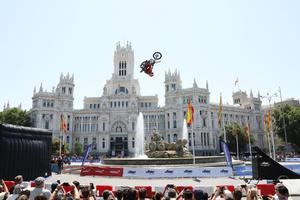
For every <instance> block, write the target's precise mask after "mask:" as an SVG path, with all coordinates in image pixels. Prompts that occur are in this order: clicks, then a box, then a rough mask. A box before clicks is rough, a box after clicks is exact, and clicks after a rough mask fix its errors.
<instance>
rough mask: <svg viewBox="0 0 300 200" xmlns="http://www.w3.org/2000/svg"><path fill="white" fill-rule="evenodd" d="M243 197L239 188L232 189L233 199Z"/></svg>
mask: <svg viewBox="0 0 300 200" xmlns="http://www.w3.org/2000/svg"><path fill="white" fill-rule="evenodd" d="M242 197H243V193H242V191H241V190H239V189H235V190H234V191H233V200H241V199H242Z"/></svg>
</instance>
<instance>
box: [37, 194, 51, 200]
mask: <svg viewBox="0 0 300 200" xmlns="http://www.w3.org/2000/svg"><path fill="white" fill-rule="evenodd" d="M34 200H48V198H47V197H45V196H44V195H43V194H39V195H37V196H35V197H34Z"/></svg>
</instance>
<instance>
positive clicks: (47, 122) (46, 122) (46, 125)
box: [45, 120, 49, 129]
mask: <svg viewBox="0 0 300 200" xmlns="http://www.w3.org/2000/svg"><path fill="white" fill-rule="evenodd" d="M45 129H49V121H48V120H46V121H45Z"/></svg>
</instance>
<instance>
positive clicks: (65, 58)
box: [0, 0, 300, 110]
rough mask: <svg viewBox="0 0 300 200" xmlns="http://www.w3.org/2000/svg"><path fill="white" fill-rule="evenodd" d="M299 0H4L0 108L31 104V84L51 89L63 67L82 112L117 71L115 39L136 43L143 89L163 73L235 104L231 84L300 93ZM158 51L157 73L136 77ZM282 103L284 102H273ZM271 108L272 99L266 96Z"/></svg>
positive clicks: (155, 89)
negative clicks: (72, 78) (71, 77)
mask: <svg viewBox="0 0 300 200" xmlns="http://www.w3.org/2000/svg"><path fill="white" fill-rule="evenodd" d="M299 10H300V1H298V0H294V1H292V0H290V1H279V0H278V1H277V0H265V1H261V0H251V1H240V0H235V1H225V0H219V1H218V0H212V1H200V0H185V1H183V0H181V1H178V0H163V1H162V0H149V1H146V0H127V1H124V0H110V1H99V0H95V1H77V0H70V1H57V0H53V1H40V0H36V1H31V0H26V1H10V0H3V1H0V69H1V79H0V94H1V95H0V110H2V108H3V104H4V103H6V102H8V101H9V102H10V105H11V106H18V104H19V103H22V107H23V108H25V109H27V110H28V109H30V108H31V98H32V93H33V88H34V86H37V88H39V86H40V83H41V82H42V83H43V86H44V88H46V89H47V90H48V91H51V88H52V86H56V85H57V83H58V81H59V76H60V73H61V72H63V73H67V72H69V73H70V74H74V76H75V84H76V86H75V94H74V95H75V96H74V97H75V102H74V104H75V108H82V106H83V105H82V104H83V102H82V101H83V98H84V96H87V97H94V96H101V95H102V88H103V86H104V84H105V81H106V80H107V79H110V78H111V75H112V72H113V52H114V50H115V45H116V42H118V41H120V42H121V44H125V42H126V41H130V42H131V43H132V46H133V49H134V52H135V78H138V79H139V81H140V85H141V93H142V95H155V94H158V96H159V99H160V102H159V103H160V105H164V84H163V82H164V75H165V71H167V70H168V69H169V68H170V69H171V71H174V70H175V69H178V70H179V71H180V73H181V79H182V84H183V87H184V88H186V87H192V84H193V79H194V78H195V79H196V81H197V83H198V86H200V87H205V82H206V80H208V82H209V89H210V92H211V101H212V102H216V103H217V102H218V99H219V94H220V93H222V94H223V102H224V103H226V102H228V103H230V104H232V98H231V96H232V91H233V90H234V89H237V88H235V87H234V81H235V79H236V78H237V77H238V78H239V82H240V89H241V90H245V91H247V92H248V94H249V91H250V89H252V90H253V94H254V95H257V92H258V91H260V94H261V95H264V94H266V93H267V92H270V93H274V92H276V91H277V90H278V87H279V86H281V89H282V93H283V98H290V97H295V98H296V99H299V88H298V87H299V85H300V78H299V74H300V73H299V72H300V68H299V65H300V25H299V24H300V12H299ZM154 51H161V52H162V53H163V60H162V62H161V63H160V64H159V65H157V68H156V70H155V76H154V77H153V78H150V77H147V76H145V75H144V74H140V73H139V67H138V66H139V64H140V62H141V61H143V60H144V59H147V58H149V56H150V55H151V54H152V53H153V52H154ZM276 101H279V99H276ZM264 104H266V102H264Z"/></svg>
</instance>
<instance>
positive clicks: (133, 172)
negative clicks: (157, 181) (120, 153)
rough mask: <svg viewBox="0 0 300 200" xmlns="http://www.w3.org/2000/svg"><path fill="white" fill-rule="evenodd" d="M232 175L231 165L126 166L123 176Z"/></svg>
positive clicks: (182, 176) (179, 176) (178, 176)
mask: <svg viewBox="0 0 300 200" xmlns="http://www.w3.org/2000/svg"><path fill="white" fill-rule="evenodd" d="M232 175H233V172H232V169H231V168H230V167H186V168H185V167H181V168H175V167H174V168H172V167H161V168H157V167H155V168H154V167H153V168H151V167H144V168H134V167H124V170H123V177H137V178H138V177H140V178H189V177H229V176H232Z"/></svg>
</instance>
